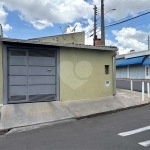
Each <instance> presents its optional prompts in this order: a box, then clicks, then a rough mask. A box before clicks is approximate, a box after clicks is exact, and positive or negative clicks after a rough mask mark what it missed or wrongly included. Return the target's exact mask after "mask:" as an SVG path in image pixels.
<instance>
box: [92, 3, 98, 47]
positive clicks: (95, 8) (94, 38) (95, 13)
mask: <svg viewBox="0 0 150 150" xmlns="http://www.w3.org/2000/svg"><path fill="white" fill-rule="evenodd" d="M93 9H94V34H93V35H94V37H93V45H94V46H95V40H96V39H97V36H96V22H97V20H96V15H97V7H96V5H95V6H94V8H93Z"/></svg>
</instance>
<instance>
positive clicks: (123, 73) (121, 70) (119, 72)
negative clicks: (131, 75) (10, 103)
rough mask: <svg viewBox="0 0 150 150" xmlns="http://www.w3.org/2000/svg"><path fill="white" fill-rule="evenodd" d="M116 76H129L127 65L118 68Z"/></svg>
mask: <svg viewBox="0 0 150 150" xmlns="http://www.w3.org/2000/svg"><path fill="white" fill-rule="evenodd" d="M116 78H118V79H119V78H127V66H125V67H117V68H116Z"/></svg>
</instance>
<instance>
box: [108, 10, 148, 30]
mask: <svg viewBox="0 0 150 150" xmlns="http://www.w3.org/2000/svg"><path fill="white" fill-rule="evenodd" d="M149 13H150V12H147V13H144V14H141V15H138V16H136V17H133V18H130V19H126V20H124V21H120V22H118V23H114V24H111V25H107V26H105V28H109V27H112V26H115V25H118V24H121V23H124V22H127V21H130V20H133V19H136V18H139V17H141V16H144V15H147V14H149Z"/></svg>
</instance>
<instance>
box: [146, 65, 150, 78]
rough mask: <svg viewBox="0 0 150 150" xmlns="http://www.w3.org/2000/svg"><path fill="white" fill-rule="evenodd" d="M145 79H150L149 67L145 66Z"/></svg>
mask: <svg viewBox="0 0 150 150" xmlns="http://www.w3.org/2000/svg"><path fill="white" fill-rule="evenodd" d="M145 78H146V79H150V74H149V66H145Z"/></svg>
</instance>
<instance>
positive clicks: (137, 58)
mask: <svg viewBox="0 0 150 150" xmlns="http://www.w3.org/2000/svg"><path fill="white" fill-rule="evenodd" d="M116 78H117V79H121V78H127V79H150V51H149V50H147V51H141V52H131V53H128V54H124V55H118V56H116Z"/></svg>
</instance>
